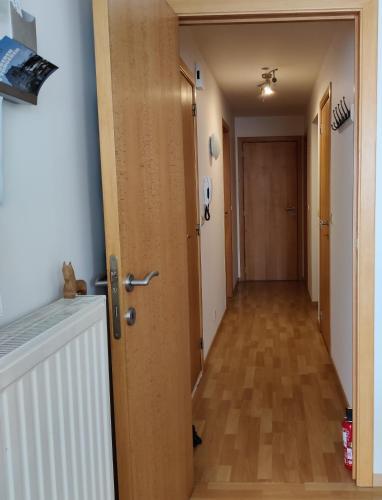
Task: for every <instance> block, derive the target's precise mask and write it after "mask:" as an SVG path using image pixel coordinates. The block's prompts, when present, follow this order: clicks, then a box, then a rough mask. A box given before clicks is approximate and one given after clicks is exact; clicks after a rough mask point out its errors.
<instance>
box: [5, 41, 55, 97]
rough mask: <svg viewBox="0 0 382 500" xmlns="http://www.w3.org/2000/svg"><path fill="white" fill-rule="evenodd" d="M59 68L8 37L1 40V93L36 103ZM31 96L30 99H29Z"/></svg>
mask: <svg viewBox="0 0 382 500" xmlns="http://www.w3.org/2000/svg"><path fill="white" fill-rule="evenodd" d="M56 69H58V68H57V66H55V65H54V64H52V63H51V62H49V61H47V60H46V59H43V58H42V57H41V56H39V55H38V54H36V52H35V51H34V50H32V49H30V48H28V47H26V46H25V45H23V44H22V43H20V42H18V41H17V40H13V39H12V38H9V37H8V36H5V37H3V38H2V39H1V40H0V93H1V94H3V95H7V94H8V95H9V96H10V97H12V96H14V97H16V98H18V99H23V98H25V99H26V100H29V101H30V102H36V101H37V96H38V93H39V91H40V89H41V87H42V85H43V83H44V82H45V81H46V79H47V78H48V77H49V76H50V75H51V74H52V73H53V72H54V71H56ZM28 96H29V98H28Z"/></svg>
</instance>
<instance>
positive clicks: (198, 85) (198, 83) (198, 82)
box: [195, 64, 204, 90]
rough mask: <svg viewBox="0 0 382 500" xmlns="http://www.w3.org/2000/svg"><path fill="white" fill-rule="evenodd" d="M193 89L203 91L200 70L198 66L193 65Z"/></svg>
mask: <svg viewBox="0 0 382 500" xmlns="http://www.w3.org/2000/svg"><path fill="white" fill-rule="evenodd" d="M195 87H196V88H197V89H198V90H204V82H203V76H202V70H201V69H200V66H199V64H195Z"/></svg>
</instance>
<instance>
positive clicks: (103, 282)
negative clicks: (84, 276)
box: [94, 276, 108, 286]
mask: <svg viewBox="0 0 382 500" xmlns="http://www.w3.org/2000/svg"><path fill="white" fill-rule="evenodd" d="M107 285H108V282H107V279H106V276H105V278H97V279H96V280H95V283H94V286H107Z"/></svg>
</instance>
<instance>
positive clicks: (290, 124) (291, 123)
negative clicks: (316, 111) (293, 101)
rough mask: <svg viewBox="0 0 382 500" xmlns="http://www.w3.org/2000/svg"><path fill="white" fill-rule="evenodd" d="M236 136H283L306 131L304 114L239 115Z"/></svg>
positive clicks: (236, 123)
mask: <svg viewBox="0 0 382 500" xmlns="http://www.w3.org/2000/svg"><path fill="white" fill-rule="evenodd" d="M235 129H236V137H277V136H279V137H282V136H297V135H304V133H305V117H304V116H239V117H236V118H235Z"/></svg>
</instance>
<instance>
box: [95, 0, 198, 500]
mask: <svg viewBox="0 0 382 500" xmlns="http://www.w3.org/2000/svg"><path fill="white" fill-rule="evenodd" d="M94 23H95V24H94V26H95V45H96V66H97V82H98V102H99V124H100V142H101V160H102V183H103V197H104V215H105V231H106V251H107V260H108V266H109V267H108V276H109V303H110V319H111V321H110V323H111V330H110V342H111V356H112V360H111V361H112V376H113V392H114V414H115V431H116V456H117V469H118V486H119V499H120V500H169V499H174V500H175V499H176V500H186V499H188V498H189V496H190V492H191V489H192V428H191V423H192V421H191V394H190V368H189V367H190V359H189V309H188V296H187V289H188V283H187V247H186V210H185V187H184V170H183V147H182V115H181V104H180V75H179V52H178V41H177V40H178V20H177V18H176V16H175V15H174V13H173V11H172V10H171V9H170V8H169V6H168V5H167V3H166V2H165V0H113V1H111V0H94ZM152 271H157V272H159V276H154V277H153V278H152V279H151V281H150V282H149V283H148V284H147V286H138V285H139V284H137V285H136V286H134V287H133V288H132V290H131V291H127V290H126V287H125V284H124V281H125V280H126V278H127V275H128V274H129V273H133V274H134V275H135V276H136V278H139V279H141V278H142V277H144V276H145V275H146V274H147V273H149V272H152ZM148 281H149V280H148ZM141 285H143V283H142V284H141ZM118 292H119V297H118ZM118 306H119V308H118ZM132 308H134V309H135V311H136V318H135V324H134V325H132V326H128V325H127V321H126V319H125V317H124V316H125V314H127V313H128V312H129V313H130V322H131V323H132V322H133V320H134V310H133V309H132ZM119 335H120V338H117V337H118V336H119Z"/></svg>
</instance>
